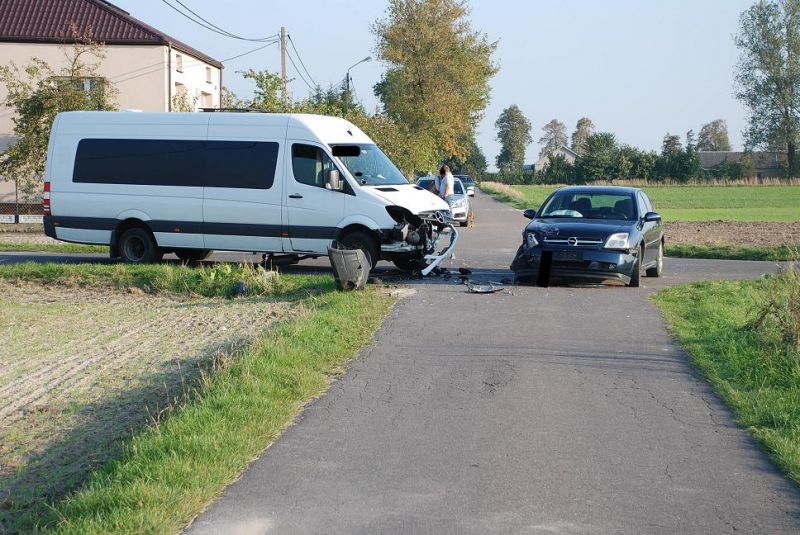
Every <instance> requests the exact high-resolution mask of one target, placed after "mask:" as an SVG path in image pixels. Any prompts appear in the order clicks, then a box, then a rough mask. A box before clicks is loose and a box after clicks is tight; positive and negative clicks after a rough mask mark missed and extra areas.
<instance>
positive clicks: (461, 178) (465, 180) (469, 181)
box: [456, 175, 475, 186]
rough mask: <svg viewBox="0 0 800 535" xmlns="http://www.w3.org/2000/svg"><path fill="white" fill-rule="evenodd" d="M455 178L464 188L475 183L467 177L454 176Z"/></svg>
mask: <svg viewBox="0 0 800 535" xmlns="http://www.w3.org/2000/svg"><path fill="white" fill-rule="evenodd" d="M456 178H458V179H460V180H461V182H463V183H464V185H465V186H474V185H475V181H474V180H473V179H472V177H471V176H469V175H456Z"/></svg>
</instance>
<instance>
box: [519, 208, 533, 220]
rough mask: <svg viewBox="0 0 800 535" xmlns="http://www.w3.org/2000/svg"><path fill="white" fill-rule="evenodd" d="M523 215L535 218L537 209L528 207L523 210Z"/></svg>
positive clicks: (527, 217)
mask: <svg viewBox="0 0 800 535" xmlns="http://www.w3.org/2000/svg"><path fill="white" fill-rule="evenodd" d="M522 217H524V218H526V219H533V218H534V217H536V210H534V209H533V208H528V209H527V210H525V211H524V212H522Z"/></svg>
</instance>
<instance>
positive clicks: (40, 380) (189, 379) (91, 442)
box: [0, 281, 303, 531]
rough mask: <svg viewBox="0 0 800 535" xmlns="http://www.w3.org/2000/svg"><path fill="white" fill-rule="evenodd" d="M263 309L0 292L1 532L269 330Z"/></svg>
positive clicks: (100, 294)
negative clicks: (9, 518) (6, 519)
mask: <svg viewBox="0 0 800 535" xmlns="http://www.w3.org/2000/svg"><path fill="white" fill-rule="evenodd" d="M302 313H303V309H302V307H301V306H300V305H296V304H289V303H288V302H279V301H274V300H267V299H264V298H260V299H256V298H253V299H237V300H235V301H229V300H223V299H204V298H201V299H197V298H176V297H159V296H152V295H147V294H144V293H141V292H135V293H113V292H109V291H99V290H90V289H84V288H76V287H68V288H65V287H57V286H55V287H53V286H48V287H43V286H39V285H34V284H25V283H22V284H20V283H15V284H10V283H8V282H3V281H0V531H2V524H3V522H2V517H3V516H4V515H19V514H24V512H25V510H26V509H28V508H29V507H31V506H33V505H35V504H37V503H39V504H40V503H41V502H42V501H53V500H54V499H56V498H58V497H60V496H63V495H64V494H65V493H66V492H68V491H69V490H71V489H72V488H74V487H75V486H76V485H78V484H79V483H81V482H82V481H83V479H84V478H85V477H86V475H87V474H88V473H89V471H91V470H92V469H95V468H97V467H99V466H101V465H103V464H104V463H105V462H106V461H107V460H108V459H110V458H111V457H112V456H114V455H115V454H116V453H118V451H119V448H120V441H121V440H123V439H125V438H126V437H128V436H130V434H131V433H132V432H133V431H136V430H137V429H140V428H141V427H142V426H144V425H146V424H147V423H148V422H152V421H153V420H157V419H158V418H159V415H160V412H161V411H163V410H164V409H165V408H166V407H168V406H169V404H170V403H171V402H172V401H174V400H175V399H180V398H182V397H183V396H184V395H186V394H187V393H190V392H191V388H192V386H193V385H194V384H196V380H197V378H198V377H199V376H200V374H201V373H202V370H207V369H209V368H210V367H211V366H213V364H214V363H215V362H219V360H220V359H225V358H230V356H231V355H232V354H234V353H235V351H236V349H237V348H241V347H244V346H246V345H247V344H248V343H250V342H251V341H252V340H253V338H254V337H255V336H256V335H258V334H260V333H261V332H262V331H263V330H264V329H265V328H266V327H268V326H269V325H270V324H271V323H273V322H274V321H276V320H278V319H282V318H286V317H288V316H292V315H298V314H302Z"/></svg>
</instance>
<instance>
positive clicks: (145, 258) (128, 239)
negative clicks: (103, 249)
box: [119, 227, 163, 264]
mask: <svg viewBox="0 0 800 535" xmlns="http://www.w3.org/2000/svg"><path fill="white" fill-rule="evenodd" d="M119 256H120V257H121V258H122V260H123V262H126V263H128V264H148V263H150V262H158V261H159V260H161V257H162V256H163V253H162V252H161V251H160V250H159V248H158V245H157V244H156V241H155V240H154V239H153V235H152V234H150V232H148V231H147V230H146V229H143V228H141V227H134V228H129V229H128V230H126V231H125V232H123V233H122V236H120V237H119Z"/></svg>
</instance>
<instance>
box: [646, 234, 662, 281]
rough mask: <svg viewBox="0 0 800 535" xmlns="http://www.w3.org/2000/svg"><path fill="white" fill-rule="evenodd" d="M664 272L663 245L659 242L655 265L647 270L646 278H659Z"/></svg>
mask: <svg viewBox="0 0 800 535" xmlns="http://www.w3.org/2000/svg"><path fill="white" fill-rule="evenodd" d="M663 271H664V243H663V242H659V244H658V252H657V253H656V265H655V266H654V267H651V268H649V269H648V270H647V276H648V277H660V276H661V273H663Z"/></svg>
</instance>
